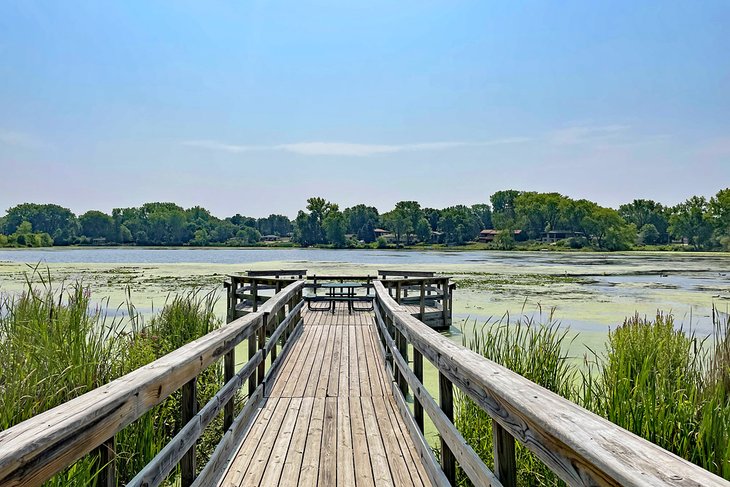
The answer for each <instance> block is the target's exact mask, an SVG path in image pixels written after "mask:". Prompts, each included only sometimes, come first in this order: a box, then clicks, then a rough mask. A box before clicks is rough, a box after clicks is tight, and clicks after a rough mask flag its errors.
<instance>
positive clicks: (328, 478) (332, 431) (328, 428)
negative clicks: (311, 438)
mask: <svg viewBox="0 0 730 487" xmlns="http://www.w3.org/2000/svg"><path fill="white" fill-rule="evenodd" d="M317 485H324V486H333V487H334V486H335V485H337V398H336V397H327V398H325V400H324V423H323V428H322V449H321V453H320V458H319V481H318V483H317Z"/></svg>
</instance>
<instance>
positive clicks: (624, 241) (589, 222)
mask: <svg viewBox="0 0 730 487" xmlns="http://www.w3.org/2000/svg"><path fill="white" fill-rule="evenodd" d="M583 227H584V228H585V229H586V231H587V233H588V235H589V236H590V237H591V238H593V239H594V240H595V242H596V244H597V245H598V248H600V249H605V250H625V249H628V248H629V247H630V246H631V244H632V242H633V241H634V238H635V237H636V227H635V226H634V225H633V224H631V225H627V224H626V222H625V221H624V219H623V218H621V215H619V214H618V212H617V211H616V210H614V209H611V208H603V207H600V206H596V208H594V210H593V211H592V212H591V214H590V215H588V216H586V217H585V218H584V219H583Z"/></svg>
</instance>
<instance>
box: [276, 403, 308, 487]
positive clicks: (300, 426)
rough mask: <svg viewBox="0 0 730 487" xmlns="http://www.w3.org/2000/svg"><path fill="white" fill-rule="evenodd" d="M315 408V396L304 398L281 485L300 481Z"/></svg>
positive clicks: (282, 474) (285, 462)
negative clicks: (310, 423)
mask: <svg viewBox="0 0 730 487" xmlns="http://www.w3.org/2000/svg"><path fill="white" fill-rule="evenodd" d="M313 408H314V398H313V397H305V398H302V403H301V406H300V408H299V416H298V417H297V424H296V426H295V428H294V433H293V434H292V440H291V444H290V445H289V451H288V452H287V454H286V460H285V461H284V468H283V469H282V472H281V480H280V485H296V484H297V483H298V482H299V472H300V471H301V468H302V460H303V459H304V447H305V446H306V444H307V432H308V431H309V420H310V418H311V417H312V410H313Z"/></svg>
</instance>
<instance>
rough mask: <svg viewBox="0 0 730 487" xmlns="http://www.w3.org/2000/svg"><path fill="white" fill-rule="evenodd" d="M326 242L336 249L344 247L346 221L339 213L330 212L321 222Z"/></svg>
mask: <svg viewBox="0 0 730 487" xmlns="http://www.w3.org/2000/svg"><path fill="white" fill-rule="evenodd" d="M323 226H324V231H325V235H326V237H327V242H328V243H330V244H332V245H334V246H335V247H337V248H341V247H344V246H345V240H346V239H345V233H346V232H347V221H346V220H345V216H344V215H343V214H342V213H341V212H340V211H330V212H328V214H327V216H326V217H325V219H324V222H323Z"/></svg>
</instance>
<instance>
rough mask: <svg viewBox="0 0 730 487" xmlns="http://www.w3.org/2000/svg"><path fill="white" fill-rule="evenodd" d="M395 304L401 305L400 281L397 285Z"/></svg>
mask: <svg viewBox="0 0 730 487" xmlns="http://www.w3.org/2000/svg"><path fill="white" fill-rule="evenodd" d="M395 302H396V303H398V304H400V281H398V282H396V283H395Z"/></svg>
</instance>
